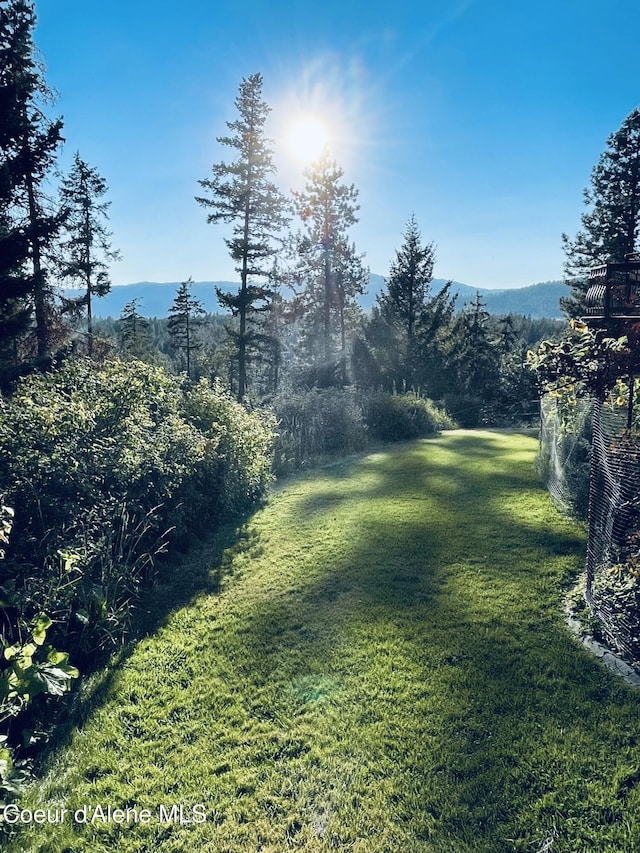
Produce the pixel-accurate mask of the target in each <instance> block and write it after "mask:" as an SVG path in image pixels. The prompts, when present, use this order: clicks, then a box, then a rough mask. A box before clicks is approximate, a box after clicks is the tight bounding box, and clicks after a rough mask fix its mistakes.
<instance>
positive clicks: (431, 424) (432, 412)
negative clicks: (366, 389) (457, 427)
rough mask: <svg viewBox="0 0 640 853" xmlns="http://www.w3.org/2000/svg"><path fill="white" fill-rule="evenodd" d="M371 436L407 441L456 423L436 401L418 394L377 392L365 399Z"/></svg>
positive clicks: (387, 439)
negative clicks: (439, 407)
mask: <svg viewBox="0 0 640 853" xmlns="http://www.w3.org/2000/svg"><path fill="white" fill-rule="evenodd" d="M363 405H364V417H365V423H366V425H367V428H368V430H369V435H370V436H371V438H373V439H374V440H379V441H405V440H407V439H411V438H421V437H424V436H429V435H435V434H436V433H437V432H438V431H439V430H440V429H448V428H451V427H453V426H454V423H453V421H452V420H451V418H450V417H449V416H448V415H447V414H446V413H445V412H444V411H442V410H441V409H438V407H437V406H436V405H435V403H433V401H432V400H427V399H424V398H422V397H418V396H416V395H415V394H397V395H393V396H392V395H390V394H384V393H374V394H370V395H368V396H366V397H364V398H363Z"/></svg>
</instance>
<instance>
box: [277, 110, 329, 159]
mask: <svg viewBox="0 0 640 853" xmlns="http://www.w3.org/2000/svg"><path fill="white" fill-rule="evenodd" d="M328 141H329V133H328V131H327V126H326V125H325V123H324V122H323V121H321V120H320V119H319V118H317V117H316V116H301V117H300V118H297V119H295V121H293V122H292V123H291V125H290V126H289V130H288V132H287V136H286V142H287V148H288V149H289V151H290V152H291V153H292V154H293V155H294V157H296V159H298V160H301V161H302V162H303V163H311V162H312V161H313V160H317V158H318V157H319V156H320V155H321V154H322V152H323V150H324V148H325V146H326V145H327V143H328Z"/></svg>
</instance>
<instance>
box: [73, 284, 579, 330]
mask: <svg viewBox="0 0 640 853" xmlns="http://www.w3.org/2000/svg"><path fill="white" fill-rule="evenodd" d="M446 283H447V282H446V280H445V279H440V278H434V279H433V281H432V286H433V287H434V288H440V287H443V286H444V285H445V284H446ZM179 286H180V282H148V281H141V282H137V283H136V284H124V285H119V286H118V287H113V288H111V290H110V291H109V292H108V293H106V294H105V295H104V297H103V298H101V299H100V300H99V301H98V302H97V304H96V306H95V310H96V314H97V316H99V317H102V318H107V317H112V318H116V317H119V316H120V314H121V313H122V311H123V309H124V307H125V305H127V304H128V303H129V302H131V301H133V300H134V299H136V300H138V302H137V304H138V307H139V310H140V313H141V315H142V316H143V317H148V318H151V317H166V316H167V314H168V312H169V308H170V307H171V304H172V302H173V299H174V298H175V294H176V291H177V290H178V287H179ZM237 287H238V284H237V282H235V283H234V282H232V281H194V282H193V283H192V285H191V292H192V294H193V296H194V297H195V298H196V299H197V300H198V301H199V302H200V303H201V304H202V307H203V308H204V310H205V311H206V312H207V313H208V314H218V313H221V312H222V309H221V307H220V304H219V302H218V300H217V298H216V289H217V288H219V289H220V290H222V291H224V292H231V291H233V290H234V289H236V288H237ZM384 289H385V279H384V276H381V275H376V274H375V273H370V274H369V282H368V287H367V290H366V291H365V292H364V293H362V294H360V295H359V296H358V297H357V301H358V305H359V306H360V307H361V308H362V309H363V310H364V311H365V312H367V311H370V310H371V309H372V308H373V306H374V305H375V302H376V297H377V295H378V294H379V293H380V292H381V291H384ZM477 292H479V293H480V295H481V296H482V299H483V300H484V302H485V305H486V308H487V311H488V312H489V313H490V314H496V315H501V314H522V315H523V316H525V317H532V318H533V319H541V318H544V317H546V318H549V319H556V320H559V319H561V318H562V312H561V310H560V299H561V298H562V297H566V295H567V286H566V285H565V284H563V283H562V282H560V281H547V282H543V283H540V284H532V285H530V286H529V287H515V288H513V289H511V290H489V289H487V288H475V287H471V286H470V285H468V284H461V283H460V282H458V281H453V282H452V283H451V293H452V294H454V295H456V296H457V297H458V299H457V303H456V309H457V310H459V311H461V310H462V309H463V308H464V306H465V305H467V304H469V303H470V302H472V301H473V298H474V296H475V295H476V293H477ZM65 295H66V296H72V295H73V292H71V291H67V292H65ZM76 295H77V294H76Z"/></svg>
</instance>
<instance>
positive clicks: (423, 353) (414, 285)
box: [359, 216, 455, 396]
mask: <svg viewBox="0 0 640 853" xmlns="http://www.w3.org/2000/svg"><path fill="white" fill-rule="evenodd" d="M403 236H404V241H403V243H402V246H401V247H400V249H399V250H398V251H397V252H396V257H395V259H394V261H393V263H392V264H391V268H390V270H389V278H388V279H387V281H386V287H385V289H384V290H383V291H382V293H381V294H379V296H378V300H377V303H378V304H377V306H376V308H375V309H374V311H373V312H372V316H371V319H370V322H369V323H368V324H367V325H366V326H365V330H364V337H363V338H362V339H361V340H360V343H359V358H360V360H361V362H362V364H365V363H366V358H365V350H368V353H369V356H368V357H369V359H374V361H375V362H377V364H378V367H377V370H374V371H373V373H371V364H369V367H368V368H367V370H369V372H370V375H371V376H372V377H374V378H376V379H377V381H378V382H379V383H380V384H382V385H383V386H384V387H386V388H388V389H389V390H394V389H395V390H399V391H400V390H401V391H408V390H424V391H426V392H427V393H429V394H436V395H437V396H439V395H440V393H441V391H442V386H443V384H444V383H443V375H442V374H443V370H444V361H445V355H444V352H443V349H444V346H443V338H444V336H445V335H446V331H447V330H448V329H449V327H450V324H451V320H452V316H453V310H454V305H455V297H452V296H451V295H450V293H449V289H450V282H449V283H448V284H445V285H444V287H442V288H441V289H440V290H439V291H438V292H437V293H433V292H432V290H431V281H432V278H433V266H434V263H435V248H434V245H433V243H424V242H423V241H422V236H421V234H420V229H419V228H418V224H417V222H416V220H415V217H413V216H412V217H411V219H410V220H409V222H408V223H407V227H406V230H405V232H404V235H403ZM363 359H365V361H362V360H363ZM365 373H366V371H365Z"/></svg>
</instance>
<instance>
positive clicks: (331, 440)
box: [272, 388, 367, 475]
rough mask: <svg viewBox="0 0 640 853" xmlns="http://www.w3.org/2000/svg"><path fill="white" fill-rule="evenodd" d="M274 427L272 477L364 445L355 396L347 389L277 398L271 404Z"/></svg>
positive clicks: (308, 392)
mask: <svg viewBox="0 0 640 853" xmlns="http://www.w3.org/2000/svg"><path fill="white" fill-rule="evenodd" d="M272 407H273V409H274V411H275V414H276V418H277V422H278V427H277V439H276V446H275V461H274V470H275V472H276V474H279V475H280V474H283V473H286V472H288V471H292V470H295V469H296V468H300V467H301V466H302V465H304V464H305V463H307V462H309V461H312V460H313V461H318V460H321V459H326V458H330V457H337V456H342V455H346V454H348V453H354V452H356V451H358V450H362V449H363V448H364V447H365V446H366V444H367V433H366V427H365V424H364V418H363V412H362V406H361V403H360V398H359V395H358V394H357V393H356V392H355V391H353V390H351V389H337V388H329V389H320V388H313V389H311V390H309V391H299V392H297V393H294V394H287V395H281V396H279V397H276V398H275V399H274V400H273V402H272Z"/></svg>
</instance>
